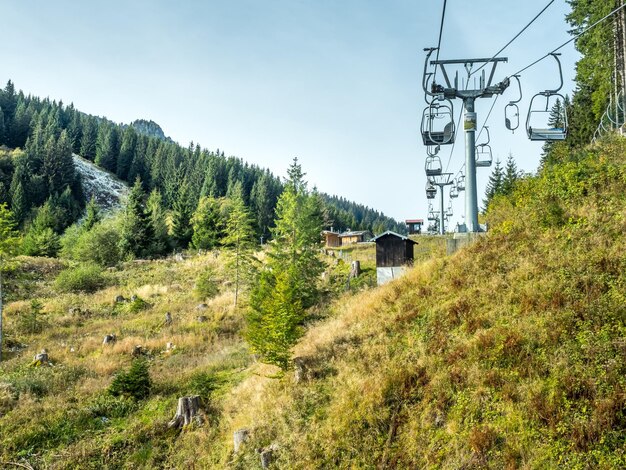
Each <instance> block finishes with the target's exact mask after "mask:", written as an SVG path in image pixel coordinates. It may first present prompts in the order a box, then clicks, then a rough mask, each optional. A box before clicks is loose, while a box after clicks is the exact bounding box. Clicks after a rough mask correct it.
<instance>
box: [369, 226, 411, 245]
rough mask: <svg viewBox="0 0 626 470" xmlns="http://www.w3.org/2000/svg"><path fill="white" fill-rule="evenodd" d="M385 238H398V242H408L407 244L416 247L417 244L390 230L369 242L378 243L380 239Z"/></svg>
mask: <svg viewBox="0 0 626 470" xmlns="http://www.w3.org/2000/svg"><path fill="white" fill-rule="evenodd" d="M387 236H390V237H397V238H399V239H400V240H402V241H409V242H411V243H413V244H415V245H417V242H416V241H415V240H411V239H410V238H409V237H405V236H404V235H400V234H399V233H396V232H392V231H391V230H387V231H386V232H383V233H381V234H380V235H378V236H376V237H374V238H372V239H371V240H370V241H371V242H376V241H378V240H379V239H381V238H383V237H387Z"/></svg>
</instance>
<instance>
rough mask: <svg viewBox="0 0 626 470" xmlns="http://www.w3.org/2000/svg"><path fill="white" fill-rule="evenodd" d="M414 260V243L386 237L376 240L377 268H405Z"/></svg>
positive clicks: (390, 236)
mask: <svg viewBox="0 0 626 470" xmlns="http://www.w3.org/2000/svg"><path fill="white" fill-rule="evenodd" d="M412 260H413V242H411V241H410V240H402V239H400V238H398V237H395V236H393V235H386V236H384V237H381V238H379V239H378V240H376V267H377V268H392V267H394V266H404V265H405V264H408V263H410V262H411V261H412Z"/></svg>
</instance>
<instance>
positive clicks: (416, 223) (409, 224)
mask: <svg viewBox="0 0 626 470" xmlns="http://www.w3.org/2000/svg"><path fill="white" fill-rule="evenodd" d="M405 223H406V228H407V230H408V231H409V235H414V234H419V233H422V225H424V219H408V220H406V221H405Z"/></svg>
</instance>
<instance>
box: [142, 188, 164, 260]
mask: <svg viewBox="0 0 626 470" xmlns="http://www.w3.org/2000/svg"><path fill="white" fill-rule="evenodd" d="M146 206H147V210H148V217H149V219H150V226H151V227H152V229H151V230H152V233H153V234H154V235H153V241H152V248H151V251H152V253H153V254H155V255H162V254H164V253H165V252H166V251H167V249H168V247H169V236H168V234H167V222H166V220H165V211H164V210H163V197H162V196H161V192H160V191H159V190H158V189H153V190H152V192H151V193H150V196H149V197H148V202H147V203H146Z"/></svg>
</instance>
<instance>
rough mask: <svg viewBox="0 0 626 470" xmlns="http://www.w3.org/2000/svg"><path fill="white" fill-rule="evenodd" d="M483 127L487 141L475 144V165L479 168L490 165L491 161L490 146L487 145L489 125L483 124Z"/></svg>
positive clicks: (489, 139) (489, 138) (489, 137)
mask: <svg viewBox="0 0 626 470" xmlns="http://www.w3.org/2000/svg"><path fill="white" fill-rule="evenodd" d="M484 129H485V130H486V131H487V142H485V143H484V144H479V145H477V146H476V166H477V167H481V168H486V167H490V166H491V163H492V162H493V156H492V153H491V146H490V145H489V142H491V136H490V135H489V127H488V126H484Z"/></svg>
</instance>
